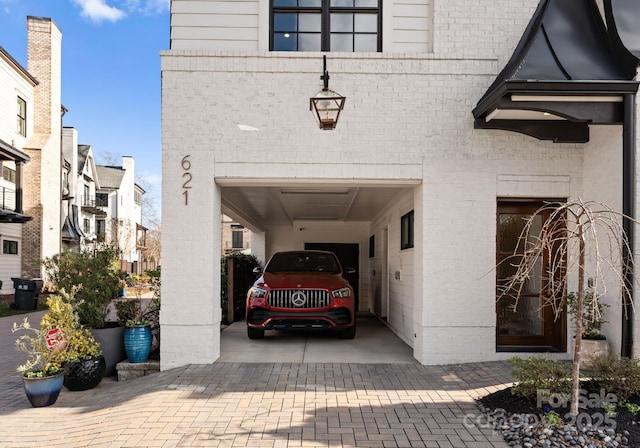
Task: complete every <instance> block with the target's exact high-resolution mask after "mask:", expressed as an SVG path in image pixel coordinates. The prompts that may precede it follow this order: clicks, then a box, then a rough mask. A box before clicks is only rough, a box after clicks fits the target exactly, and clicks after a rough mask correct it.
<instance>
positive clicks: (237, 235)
mask: <svg viewBox="0 0 640 448" xmlns="http://www.w3.org/2000/svg"><path fill="white" fill-rule="evenodd" d="M231 248H232V249H242V230H234V231H232V232H231Z"/></svg>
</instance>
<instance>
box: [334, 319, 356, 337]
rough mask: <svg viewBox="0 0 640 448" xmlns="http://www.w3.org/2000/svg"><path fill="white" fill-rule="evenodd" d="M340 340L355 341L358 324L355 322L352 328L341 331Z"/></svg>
mask: <svg viewBox="0 0 640 448" xmlns="http://www.w3.org/2000/svg"><path fill="white" fill-rule="evenodd" d="M338 336H339V337H340V339H353V338H355V337H356V323H355V322H354V323H353V325H352V326H350V327H349V328H347V329H346V330H340V332H339V333H338Z"/></svg>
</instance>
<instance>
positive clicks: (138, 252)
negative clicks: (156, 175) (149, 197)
mask: <svg viewBox="0 0 640 448" xmlns="http://www.w3.org/2000/svg"><path fill="white" fill-rule="evenodd" d="M97 174H98V182H97V183H98V184H99V188H98V189H97V190H96V193H95V202H96V204H98V206H99V207H100V208H104V209H105V211H106V216H105V217H96V220H95V233H96V236H97V237H98V241H104V242H106V243H109V244H112V245H115V246H117V247H118V248H119V250H120V268H121V269H122V270H124V271H127V272H132V273H136V274H139V273H141V272H142V270H143V266H142V265H141V261H143V257H142V251H143V249H144V247H145V240H146V231H147V229H146V227H144V226H143V225H142V195H144V190H143V189H142V188H141V187H140V186H139V185H138V184H136V182H135V162H134V160H133V157H129V156H125V157H122V166H102V165H98V166H97Z"/></svg>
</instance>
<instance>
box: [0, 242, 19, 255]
mask: <svg viewBox="0 0 640 448" xmlns="http://www.w3.org/2000/svg"><path fill="white" fill-rule="evenodd" d="M2 253H3V254H10V255H17V254H18V242H17V241H12V240H2Z"/></svg>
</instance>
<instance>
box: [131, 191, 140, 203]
mask: <svg viewBox="0 0 640 448" xmlns="http://www.w3.org/2000/svg"><path fill="white" fill-rule="evenodd" d="M133 201H134V202H135V203H136V204H138V205H140V204H141V203H142V194H141V193H140V192H139V191H138V190H134V192H133Z"/></svg>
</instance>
